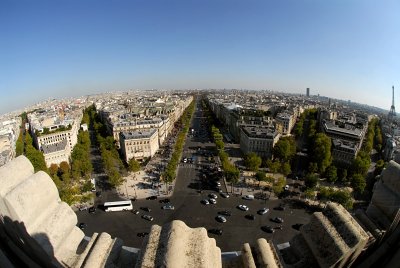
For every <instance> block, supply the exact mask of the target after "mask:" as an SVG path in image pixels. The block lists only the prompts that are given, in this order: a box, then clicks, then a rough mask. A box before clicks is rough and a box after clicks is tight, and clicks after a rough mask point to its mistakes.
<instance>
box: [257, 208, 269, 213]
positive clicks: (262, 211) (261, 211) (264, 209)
mask: <svg viewBox="0 0 400 268" xmlns="http://www.w3.org/2000/svg"><path fill="white" fill-rule="evenodd" d="M268 211H269V209H268V208H262V209H260V210H259V211H257V214H259V215H264V214H266V213H267V212H268Z"/></svg>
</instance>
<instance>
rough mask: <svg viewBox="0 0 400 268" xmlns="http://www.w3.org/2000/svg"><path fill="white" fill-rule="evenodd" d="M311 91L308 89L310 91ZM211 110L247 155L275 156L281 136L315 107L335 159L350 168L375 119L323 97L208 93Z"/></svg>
mask: <svg viewBox="0 0 400 268" xmlns="http://www.w3.org/2000/svg"><path fill="white" fill-rule="evenodd" d="M307 91H309V90H307ZM208 99H209V103H210V106H211V110H212V111H213V113H214V114H215V115H216V117H217V118H218V119H219V120H220V121H222V122H223V123H224V124H225V126H227V128H228V130H229V133H230V135H231V137H232V139H233V140H235V141H236V142H238V143H240V148H241V150H242V151H243V152H244V153H249V152H255V153H257V154H258V155H259V156H261V157H266V158H270V157H272V150H273V147H274V146H275V144H276V143H277V142H278V141H279V139H280V137H282V136H288V135H291V133H292V131H293V129H294V127H295V125H296V122H297V120H298V118H299V117H300V115H301V114H302V113H303V112H304V111H305V110H306V109H311V108H316V109H317V111H318V123H319V124H318V125H319V126H320V131H322V132H324V133H325V134H326V135H327V136H328V137H330V138H331V139H332V157H333V161H334V162H335V163H336V164H338V166H344V167H348V166H349V165H350V164H351V163H352V161H353V160H354V159H355V157H356V156H357V153H358V152H359V151H360V149H361V146H362V143H363V140H364V137H365V134H366V132H367V129H368V122H369V120H370V119H371V118H372V116H369V115H367V113H366V112H365V111H361V110H359V109H355V108H350V107H348V106H346V105H341V106H338V105H337V104H336V103H335V104H331V103H330V101H329V100H327V99H321V98H320V97H305V96H301V95H291V94H278V93H272V92H265V91H260V92H257V95H255V94H254V92H234V94H218V93H214V94H209V95H208Z"/></svg>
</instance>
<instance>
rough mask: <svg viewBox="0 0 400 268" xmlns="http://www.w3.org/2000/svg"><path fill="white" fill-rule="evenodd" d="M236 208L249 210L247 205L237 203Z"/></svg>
mask: <svg viewBox="0 0 400 268" xmlns="http://www.w3.org/2000/svg"><path fill="white" fill-rule="evenodd" d="M237 208H238V209H240V210H243V211H248V210H249V207H248V206H246V205H239V206H237Z"/></svg>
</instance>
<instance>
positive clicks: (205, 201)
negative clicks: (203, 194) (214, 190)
mask: <svg viewBox="0 0 400 268" xmlns="http://www.w3.org/2000/svg"><path fill="white" fill-rule="evenodd" d="M200 202H201V203H202V204H203V205H209V204H210V202H208V200H207V199H203V200H201V201H200Z"/></svg>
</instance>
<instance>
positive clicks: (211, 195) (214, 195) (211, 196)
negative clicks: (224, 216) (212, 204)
mask: <svg viewBox="0 0 400 268" xmlns="http://www.w3.org/2000/svg"><path fill="white" fill-rule="evenodd" d="M208 197H209V198H212V199H217V198H218V196H217V195H216V194H209V195H208Z"/></svg>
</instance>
